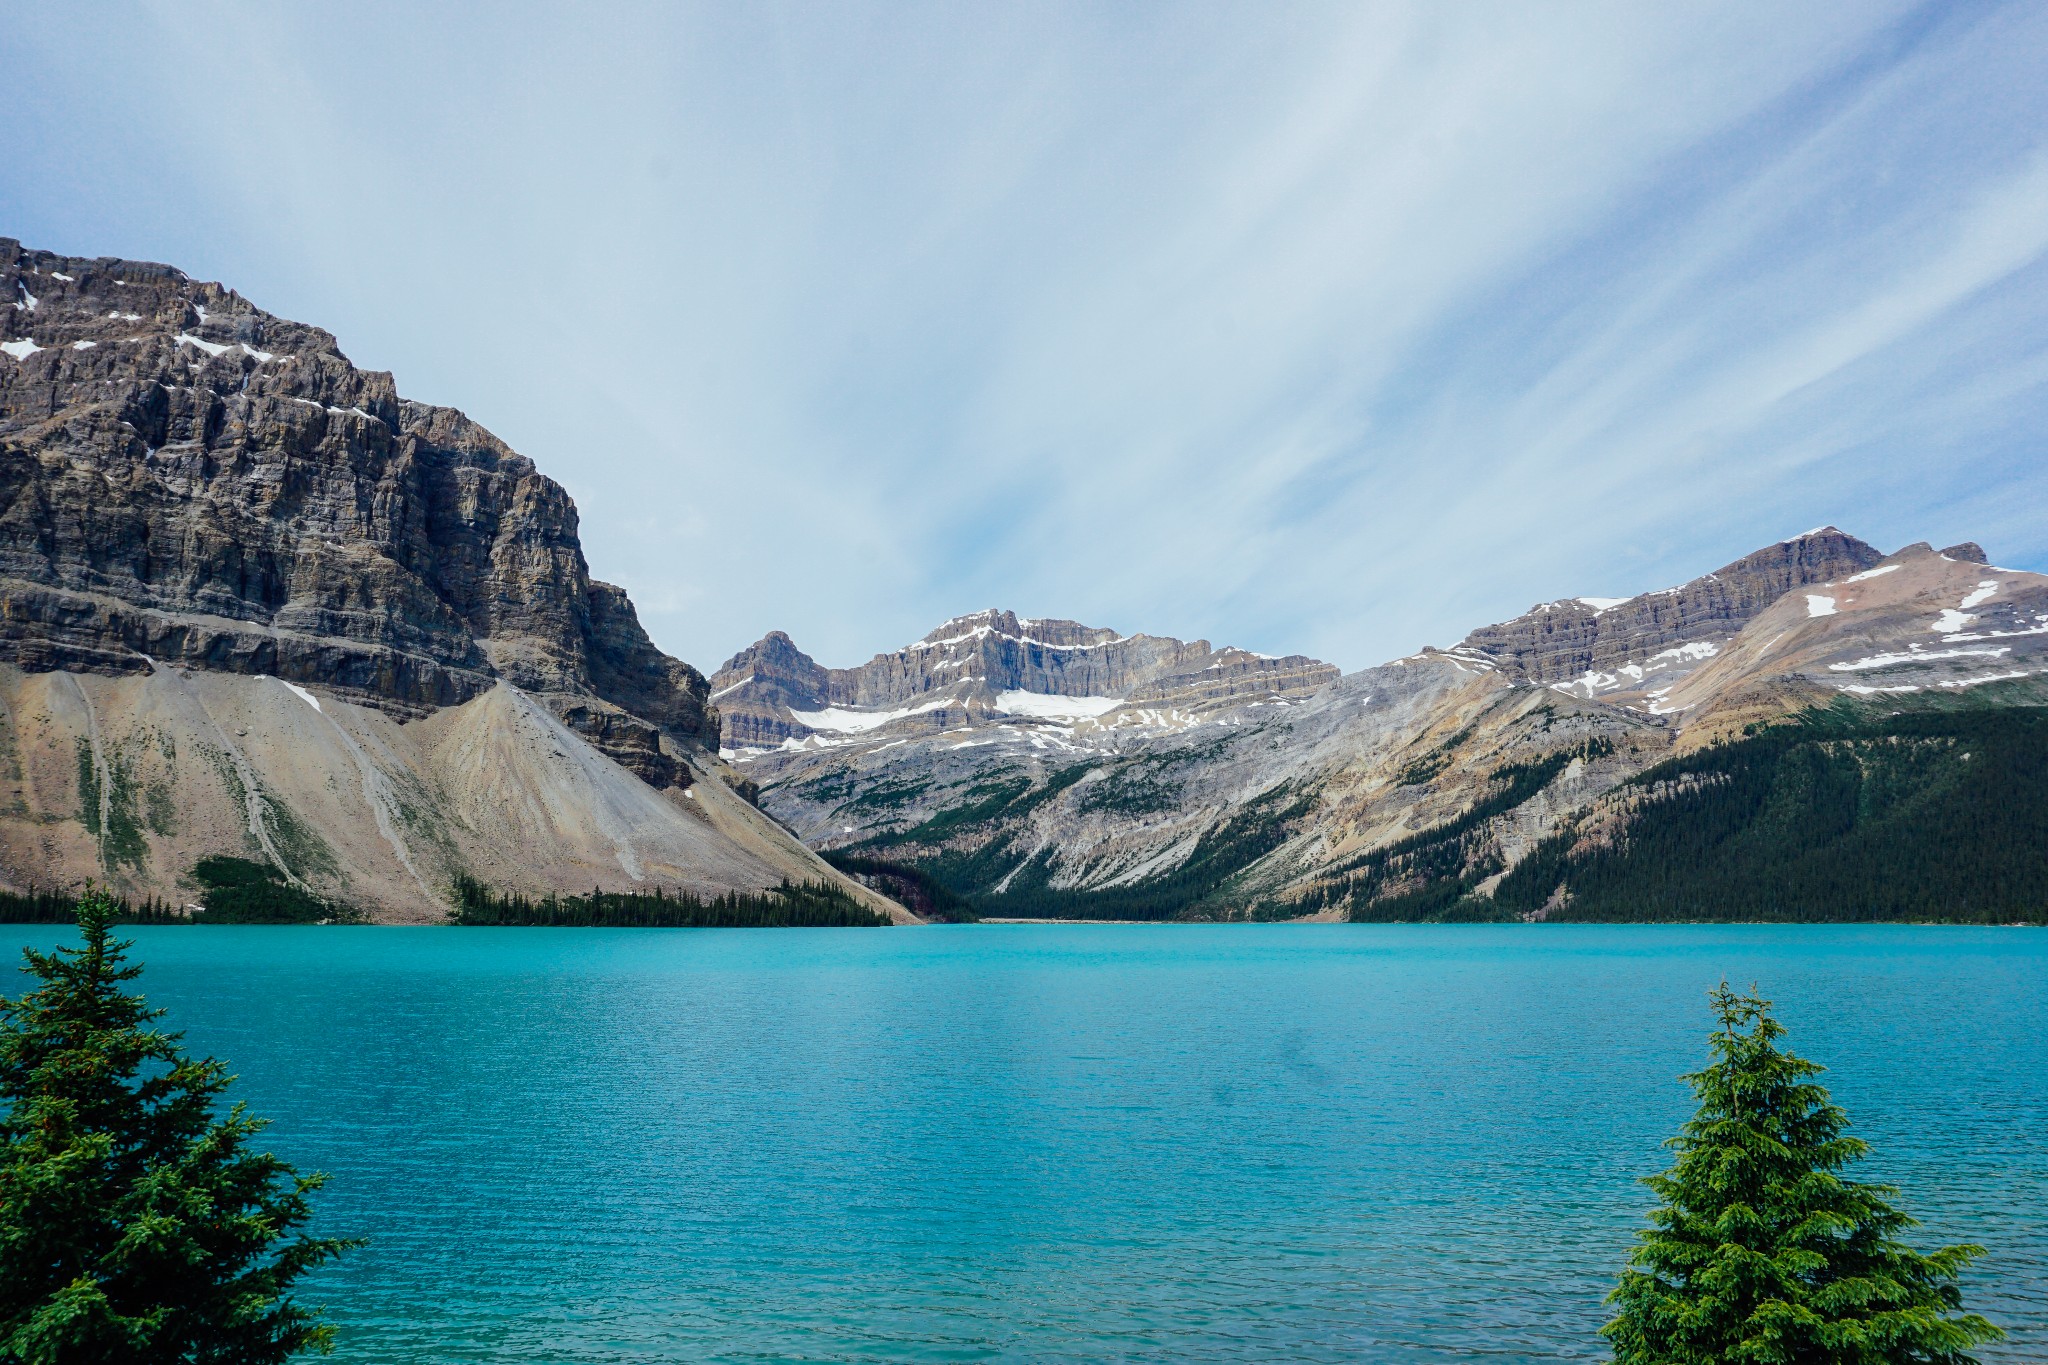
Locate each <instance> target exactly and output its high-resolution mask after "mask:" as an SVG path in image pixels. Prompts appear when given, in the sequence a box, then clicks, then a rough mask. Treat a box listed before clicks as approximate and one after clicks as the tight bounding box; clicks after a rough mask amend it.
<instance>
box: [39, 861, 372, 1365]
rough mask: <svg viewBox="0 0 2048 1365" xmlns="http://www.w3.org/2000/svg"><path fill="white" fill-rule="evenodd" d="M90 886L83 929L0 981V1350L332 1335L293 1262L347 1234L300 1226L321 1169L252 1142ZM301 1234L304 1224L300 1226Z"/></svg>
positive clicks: (73, 1364) (242, 1353)
mask: <svg viewBox="0 0 2048 1365" xmlns="http://www.w3.org/2000/svg"><path fill="white" fill-rule="evenodd" d="M118 914H119V907H118V906H117V905H116V904H115V902H114V901H113V899H112V898H111V897H109V896H107V895H105V894H104V893H101V892H93V891H88V893H87V894H86V895H85V896H84V897H83V898H82V899H81V900H80V902H79V906H78V927H79V929H80V931H81V932H82V933H83V935H84V946H82V947H79V948H60V949H58V950H57V951H56V952H54V953H41V952H36V951H34V950H29V951H28V953H27V958H28V965H27V966H26V967H25V968H24V969H23V970H24V971H25V972H26V973H28V974H30V975H32V976H34V977H36V978H38V979H39V980H40V982H41V984H40V985H39V986H38V987H37V988H36V989H34V990H32V991H30V992H28V993H27V994H25V995H23V996H22V997H21V998H20V999H18V1000H0V1101H4V1102H5V1103H6V1104H7V1105H8V1106H9V1108H8V1111H7V1114H6V1117H5V1119H4V1120H0V1362H5V1365H97V1363H98V1362H114V1361H122V1362H135V1361H151V1362H157V1361H162V1362H171V1361H176V1362H194V1363H195V1365H198V1363H204V1365H265V1363H266V1362H271V1361H281V1360H285V1359H287V1358H288V1357H290V1356H292V1355H295V1354H298V1353H299V1352H301V1351H306V1350H315V1351H325V1350H326V1349H328V1347H329V1343H330V1339H331V1336H332V1329H331V1328H330V1327H328V1326H326V1325H325V1324H323V1323H322V1322H321V1321H320V1320H319V1314H318V1310H309V1309H307V1308H304V1307H302V1306H300V1305H299V1304H298V1303H296V1302H295V1301H294V1300H293V1299H292V1298H291V1297H290V1289H291V1286H292V1283H293V1281H295V1280H296V1279H297V1278H298V1277H299V1276H300V1275H302V1274H304V1273H305V1272H306V1271H307V1270H309V1269H311V1268H312V1267H313V1266H315V1265H318V1264H320V1263H321V1262H323V1261H325V1260H327V1259H328V1258H329V1257H331V1256H334V1255H336V1254H337V1253H339V1252H340V1251H342V1250H343V1249H344V1248H345V1247H348V1246H351V1245H354V1243H350V1242H343V1241H339V1240H336V1239H333V1238H315V1237H307V1236H305V1235H303V1234H296V1230H297V1229H298V1228H299V1227H300V1226H301V1225H302V1224H304V1223H305V1221H306V1219H307V1217H308V1215H309V1213H310V1209H309V1208H308V1206H307V1203H306V1196H307V1195H308V1194H310V1193H311V1192H312V1191H313V1190H314V1189H316V1188H317V1187H318V1186H319V1185H320V1183H321V1180H322V1177H320V1176H317V1175H313V1176H300V1175H298V1174H297V1173H296V1172H295V1171H293V1170H292V1168H291V1167H290V1166H288V1165H286V1164H285V1163H284V1162H283V1161H280V1160H278V1159H277V1158H276V1157H274V1156H272V1155H270V1154H269V1153H267V1152H266V1153H258V1152H253V1151H251V1150H250V1149H249V1142H250V1140H251V1139H252V1138H254V1137H255V1135H256V1134H257V1133H258V1132H260V1131H261V1130H262V1129H263V1127H264V1126H265V1123H264V1121H263V1120H261V1119H255V1118H251V1117H249V1116H248V1114H247V1113H246V1112H245V1111H244V1110H243V1107H242V1106H241V1105H239V1104H237V1105H235V1106H234V1107H233V1108H232V1109H231V1110H229V1111H228V1113H227V1114H226V1115H225V1116H224V1117H223V1116H220V1115H219V1114H218V1113H217V1112H216V1110H217V1101H218V1100H219V1099H220V1097H221V1095H222V1094H223V1092H224V1091H226V1089H227V1088H228V1086H229V1084H230V1082H231V1081H232V1080H233V1078H232V1077H231V1076H229V1075H228V1074H227V1071H226V1068H225V1067H224V1066H223V1064H222V1063H220V1062H218V1061H215V1060H212V1059H210V1058H203V1059H196V1060H195V1059H193V1058H190V1057H187V1056H186V1055H185V1054H184V1052H183V1051H182V1049H181V1048H180V1046H179V1042H180V1035H178V1034H175V1033H164V1032H160V1031H158V1030H157V1029H155V1028H153V1027H151V1024H152V1021H154V1020H155V1019H157V1018H158V1017H159V1016H161V1015H162V1013H163V1011H162V1010H153V1009H150V1008H149V1007H148V1005H147V1004H146V1003H145V1002H144V1000H143V999H142V997H141V996H137V995H129V994H127V993H125V992H124V990H123V989H122V987H123V985H124V984H125V983H127V982H129V981H132V980H134V979H135V978H136V977H137V976H139V975H140V974H141V970H142V969H141V968H140V967H139V966H133V965H129V964H128V963H127V962H126V961H125V959H124V953H125V951H126V950H127V949H128V948H129V947H131V946H132V945H131V944H129V943H126V942H119V941H115V940H113V939H112V938H111V936H110V932H109V931H110V930H111V928H112V926H113V923H114V920H115V917H116V916H117V915H118ZM295 1234H296V1235H295Z"/></svg>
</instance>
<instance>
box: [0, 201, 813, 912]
mask: <svg viewBox="0 0 2048 1365" xmlns="http://www.w3.org/2000/svg"><path fill="white" fill-rule="evenodd" d="M708 691H709V688H708V685H707V684H706V682H705V680H704V678H703V677H702V675H701V674H699V673H698V672H697V670H696V669H694V668H692V667H690V666H689V665H688V664H686V663H683V662H681V661H680V660H676V659H672V658H670V657H668V656H667V655H665V654H663V653H661V651H660V650H658V649H656V648H655V646H654V645H653V643H652V642H651V641H650V640H649V639H648V637H647V635H646V632H645V631H644V630H642V629H641V627H640V623H639V621H638V619H637V617H636V615H635V613H634V610H633V605H632V603H631V602H630V601H628V600H627V597H626V595H625V593H623V592H622V591H620V590H619V589H618V588H616V587H613V586H611V585H610V584H606V583H601V582H597V581H595V580H593V579H592V578H591V577H590V573H589V569H588V566H587V564H586V563H585V560H584V556H583V551H582V548H581V545H580V543H579V541H578V538H577V523H576V509H575V507H574V505H573V504H572V503H571V501H570V499H569V497H568V495H567V494H566V493H565V492H564V491H563V490H562V488H561V487H560V486H559V485H557V484H556V483H554V482H553V481H552V480H550V479H547V478H546V477H544V476H542V475H541V474H539V473H538V472H537V471H536V470H535V469H534V467H533V464H532V462H531V461H529V460H527V459H526V458H524V457H523V456H521V455H519V454H517V453H516V452H514V451H512V450H511V449H509V448H508V447H507V446H506V445H505V444H504V443H503V442H501V441H499V440H498V439H497V438H496V437H494V436H492V435H491V434H490V433H489V432H488V431H486V430H484V429H483V428H482V427H481V426H478V425H477V424H476V423H474V422H472V421H471V420H469V418H467V417H466V416H464V415H463V414H462V413H460V412H458V411H456V410H454V409H452V408H443V407H435V406H431V405H428V404H423V403H416V402H412V401H410V400H408V399H405V398H402V397H401V396H400V395H399V394H398V392H397V390H396V388H395V387H394V385H393V382H392V378H391V376H390V375H388V374H383V373H376V372H369V371H363V370H359V369H357V368H356V367H355V366H354V365H352V364H350V363H349V361H348V359H347V358H346V357H345V356H344V355H343V354H342V353H341V351H340V349H339V348H338V347H337V345H336V343H335V339H334V338H333V337H332V336H331V335H329V334H328V333H326V332H324V331H321V330H320V329H318V328H315V327H309V326H306V325H304V324H301V323H296V322H290V321H287V320H285V319H282V318H278V317H274V316H272V315H271V314H269V313H266V312H264V311H262V310H261V309H259V308H256V307H255V306H253V305H252V304H250V303H249V302H248V301H247V300H245V299H243V298H241V297H240V296H239V295H237V294H236V293H235V292H234V291H232V290H230V289H226V288H223V287H222V286H221V285H218V284H210V283H204V282H200V281H195V280H192V279H190V278H188V277H187V276H186V275H185V274H183V273H182V272H180V271H178V270H175V269H173V268H171V267H169V266H164V265H155V264H149V263H145V262H136V261H121V260H112V259H106V258H99V259H84V258H77V257H67V256H61V255H56V254H53V253H50V252H44V251H31V250H26V249H24V248H23V247H22V246H21V244H20V243H19V242H16V241H14V240H12V239H6V238H0V699H4V700H5V702H6V705H7V714H6V716H5V718H4V720H5V735H4V748H5V751H6V753H7V754H9V755H11V757H10V758H8V759H7V760H6V761H7V762H8V763H10V764H11V765H12V766H11V769H10V770H9V771H8V772H7V773H6V774H5V776H6V777H7V778H8V780H10V781H12V783H13V784H14V785H13V791H14V796H13V798H12V801H11V804H10V805H9V806H8V808H7V809H6V811H5V812H4V813H0V843H4V850H5V851H4V854H0V874H4V876H5V878H6V879H7V880H8V881H11V882H13V883H14V884H15V885H17V886H20V885H26V884H28V883H31V882H35V883H40V884H42V885H51V884H68V883H71V882H75V881H76V880H78V879H79V878H81V877H84V876H88V875H90V876H96V877H100V878H103V879H106V880H109V881H111V882H113V883H114V884H115V885H117V886H118V887H120V888H122V889H123V890H128V891H133V892H137V893H142V894H154V895H162V896H166V897H169V898H177V897H178V896H180V895H181V894H182V892H184V891H186V890H189V887H187V886H185V884H184V883H183V882H182V881H181V879H182V877H183V876H184V873H185V870H186V869H187V868H188V867H189V864H190V861H191V859H192V858H193V857H194V856H196V855H198V854H203V853H205V852H235V853H238V854H239V853H256V854H260V855H261V856H263V857H265V858H268V859H270V860H272V861H274V862H276V863H277V864H278V865H279V866H280V868H281V869H282V870H283V871H284V872H285V873H286V875H288V876H290V877H292V878H294V879H302V880H304V881H305V882H307V883H308V884H312V885H315V886H317V887H318V888H319V889H322V890H325V891H330V892H333V893H335V894H339V895H346V896H350V897H353V898H355V899H357V900H359V901H361V902H363V903H365V904H367V905H369V906H370V907H371V908H373V909H375V910H377V911H378V912H379V913H382V914H385V915H389V916H397V917H411V918H426V917H431V916H433V915H435V914H438V913H439V911H440V909H441V907H442V904H443V903H444V901H445V895H446V887H447V884H448V880H449V878H450V877H451V876H452V875H453V873H454V872H456V871H461V870H468V871H473V872H477V873H479V874H480V875H481V874H485V873H492V872H495V873H496V874H497V875H499V876H500V879H501V880H504V881H506V882H508V883H512V884H517V885H519V886H522V887H526V888H529V889H564V890H588V889H590V887H591V886H592V885H594V884H601V885H605V886H606V887H607V888H608V889H627V888H629V887H632V886H641V885H646V884H649V883H651V882H656V881H658V882H661V883H663V884H666V885H670V886H683V887H687V888H689V889H692V890H696V891H700V892H712V891H721V890H727V889H736V890H754V889H759V888H762V887H765V886H770V885H774V884H776V883H777V882H779V881H781V880H783V879H784V878H786V877H787V878H795V879H799V880H801V879H805V878H821V877H830V876H833V875H835V874H831V873H829V872H828V871H827V870H826V869H825V868H824V867H823V865H822V864H821V863H820V862H819V861H818V860H817V859H816V858H815V857H813V856H812V855H811V854H810V853H809V852H808V851H807V850H805V849H803V848H802V847H801V846H800V845H798V844H796V843H795V841H794V840H791V839H789V838H788V837H787V835H786V834H784V833H783V832H782V831H781V830H779V829H778V828H777V827H776V826H775V825H774V824H773V823H772V822H770V821H767V820H764V819H762V818H760V817H759V815H758V814H756V813H754V812H752V811H751V810H750V809H749V808H747V807H746V806H745V803H743V802H737V801H734V800H730V799H729V797H730V793H728V792H726V790H725V787H724V785H723V777H722V774H724V773H726V772H727V771H728V770H727V769H725V768H724V766H723V765H722V764H721V763H720V762H719V761H718V760H717V758H716V756H715V753H713V752H712V750H713V749H715V746H716V740H717V734H718V722H717V717H716V713H715V711H714V710H713V709H712V708H710V707H709V705H708V704H707V694H708ZM302 696H303V697H304V698H306V700H301V699H300V698H301V697H302ZM308 727H310V731H309V729H308ZM74 748H75V750H76V751H75V752H74ZM486 754H488V755H491V762H489V763H481V764H480V762H479V760H480V756H482V755H486ZM315 755H317V756H318V762H317V764H313V758H314V756H315ZM309 764H312V766H309ZM563 765H567V766H566V767H564V766H563ZM558 779H559V780H558ZM564 783H566V784H567V785H564ZM506 784H510V786H509V787H508V786H507V785H506ZM522 784H524V787H523V788H522ZM514 788H522V789H523V790H525V792H526V794H525V795H524V796H515V795H514V794H513V789H514ZM714 788H715V790H713V789H714ZM599 792H602V793H603V794H602V795H598V794H597V793H599ZM337 793H342V795H337ZM335 801H338V802H340V804H339V805H334V804H332V802H335ZM505 803H509V804H505ZM605 811H609V812H610V814H608V815H607V814H603V813H602V812H605ZM223 812H225V814H223ZM316 813H317V818H316ZM288 828H290V829H297V830H298V831H300V832H301V833H302V834H304V835H305V836H306V838H305V839H304V840H300V841H298V842H296V843H295V842H294V840H293V839H292V838H287V837H285V835H284V833H283V831H285V830H286V829H288ZM323 841H324V846H325V847H326V850H327V851H326V853H324V854H323V853H320V852H318V846H319V845H321V844H322V842H323ZM288 845H290V846H292V847H296V848H298V849H300V850H301V852H302V853H303V859H302V860H297V861H295V855H294V854H293V853H292V852H290V851H289V849H288V847H287V846H288Z"/></svg>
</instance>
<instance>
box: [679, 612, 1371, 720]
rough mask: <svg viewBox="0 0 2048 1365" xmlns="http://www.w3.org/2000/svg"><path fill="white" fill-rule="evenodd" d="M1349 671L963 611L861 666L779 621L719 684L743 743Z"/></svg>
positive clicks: (1238, 695) (1232, 692)
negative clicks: (1036, 704)
mask: <svg viewBox="0 0 2048 1365" xmlns="http://www.w3.org/2000/svg"><path fill="white" fill-rule="evenodd" d="M1337 673H1338V670H1337V669H1336V667H1335V666H1333V665H1331V664H1326V663H1323V662H1321V661H1320V660H1317V659H1311V658H1308V657H1306V656H1304V655H1298V654H1297V655H1289V656H1287V657H1285V658H1269V657H1267V656H1265V655H1260V654H1253V653H1251V652H1250V651H1248V650H1242V649H1236V648H1233V647H1230V646H1225V647H1224V648H1222V649H1215V648H1212V647H1211V646H1210V644H1209V642H1208V641H1207V640H1194V641H1185V640H1176V639H1173V638H1172V637H1170V636H1163V635H1121V634H1119V633H1117V632H1116V631H1114V630H1107V629H1104V628H1101V627H1097V626H1084V625H1082V624H1080V623H1079V622H1077V621H1059V620H1039V619H1032V618H1029V617H1019V616H1018V615H1016V614H1015V613H1014V612H1009V611H1002V610H990V611H982V612H976V613H974V614H973V615H970V616H960V617H955V618H954V619H953V620H951V621H948V622H946V623H945V624H944V625H942V626H939V627H938V628H936V629H935V630H933V631H931V632H930V633H929V634H927V635H926V636H925V637H924V638H923V639H921V640H918V641H917V642H916V643H914V644H911V645H907V646H905V647H904V648H902V649H898V650H893V651H891V652H889V653H887V654H877V655H876V656H875V657H874V658H872V659H870V660H869V661H868V662H867V663H865V664H862V665H860V666H859V667H857V668H824V667H821V666H820V665H819V664H818V663H817V661H816V660H814V659H812V658H811V657H810V656H809V655H807V654H805V653H804V652H803V651H801V650H800V649H798V648H797V647H796V645H795V644H794V643H793V642H792V641H791V640H790V638H789V637H788V636H787V635H785V634H783V633H782V632H781V631H774V632H771V633H770V634H769V635H767V636H765V637H764V638H763V639H761V640H760V641H758V642H756V643H755V644H753V645H750V646H749V647H748V648H746V649H744V650H742V651H740V652H739V653H738V654H736V655H734V656H733V657H732V658H731V659H729V660H727V661H726V663H725V666H724V667H722V668H721V669H719V670H718V672H717V673H716V674H714V675H713V676H712V679H711V686H712V689H713V691H712V697H713V699H714V700H715V702H716V703H717V706H718V709H719V713H720V716H721V718H722V723H723V740H722V742H723V744H724V745H725V747H726V748H727V749H730V750H736V751H737V750H743V749H748V748H766V747H772V746H774V745H777V744H781V743H783V742H784V741H786V740H790V739H801V738H803V737H805V736H808V735H811V734H814V733H817V732H818V731H819V730H821V729H823V730H827V731H830V730H832V729H833V726H832V725H820V724H817V723H815V722H816V721H817V720H818V719H819V718H820V717H821V715H822V714H824V713H833V717H832V718H833V720H834V721H836V722H837V723H839V724H840V725H842V726H858V727H859V728H861V729H866V728H869V727H868V726H867V725H866V724H865V723H864V722H865V721H866V720H867V719H873V720H875V721H876V722H877V723H878V724H880V723H888V721H887V720H885V718H888V717H890V716H891V713H892V712H894V711H898V710H902V711H906V712H908V714H906V715H905V716H903V717H900V718H896V721H897V723H902V722H911V723H913V724H914V726H915V728H920V729H931V728H933V727H935V726H936V727H942V728H943V727H945V726H948V725H952V724H956V723H958V722H959V721H961V720H969V721H980V720H987V719H990V718H992V717H996V716H999V715H1000V714H1002V707H1003V702H1002V698H1003V697H1004V696H1005V694H1012V695H1014V694H1019V693H1021V694H1025V695H1026V696H1028V697H1047V698H1069V699H1074V700H1077V701H1083V702H1087V703H1091V704H1093V705H1094V706H1096V707H1099V709H1098V710H1096V711H1095V714H1104V713H1106V712H1108V711H1110V710H1113V709H1114V708H1115V707H1118V706H1126V705H1128V706H1133V707H1145V706H1153V707H1180V708H1184V709H1203V708H1213V707H1216V706H1222V705H1231V704H1235V703H1238V702H1243V701H1249V700H1255V699H1272V698H1280V697H1303V696H1307V695H1309V694H1310V693H1312V692H1314V691H1315V690H1316V689H1317V688H1320V687H1322V686H1324V685H1325V684H1326V683H1329V682H1331V681H1333V680H1334V679H1335V678H1336V677H1337ZM1054 709H1055V710H1057V708H1056V707H1055V708H1054ZM863 713H865V714H863ZM1026 714H1029V713H1028V712H1026ZM806 716H809V717H811V718H812V721H811V722H807V721H806V719H805V717H806Z"/></svg>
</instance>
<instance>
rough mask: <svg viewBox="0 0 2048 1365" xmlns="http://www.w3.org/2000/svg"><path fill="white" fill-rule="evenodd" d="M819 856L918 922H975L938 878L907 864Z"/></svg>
mask: <svg viewBox="0 0 2048 1365" xmlns="http://www.w3.org/2000/svg"><path fill="white" fill-rule="evenodd" d="M820 856H822V857H823V858H824V859H825V861H826V862H828V863H830V864H832V866H834V867H836V868H838V869H839V870H840V871H841V872H844V873H845V874H846V875H847V876H849V877H852V878H854V879H855V880H857V881H860V882H862V883H864V884H866V885H868V886H871V887H874V888H875V889H876V890H877V891H880V892H881V893H882V894H883V895H885V896H888V897H890V898H891V899H892V900H894V901H896V903H897V904H899V905H901V906H903V907H904V908H905V909H906V910H909V911H910V912H911V913H912V914H914V915H917V916H919V917H920V918H922V919H928V920H944V921H946V922H947V923H950V924H966V923H971V922H973V921H974V920H975V919H976V918H977V916H976V915H975V913H974V907H973V906H972V905H969V904H968V903H967V902H966V900H964V899H963V898H961V897H959V896H956V895H954V894H953V892H952V891H950V890H948V889H947V887H946V886H945V885H944V884H943V883H942V882H940V881H939V879H938V878H936V877H934V876H932V875H931V874H930V873H929V872H926V871H925V870H924V869H922V868H919V867H913V866H912V865H911V864H909V863H895V862H890V861H889V860H887V859H885V858H867V857H863V856H861V855H860V854H858V853H842V852H840V851H838V850H837V849H831V850H827V851H826V852H825V853H823V854H822V855H820Z"/></svg>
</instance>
